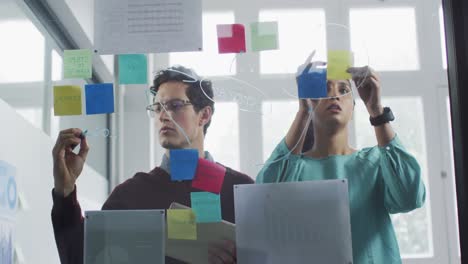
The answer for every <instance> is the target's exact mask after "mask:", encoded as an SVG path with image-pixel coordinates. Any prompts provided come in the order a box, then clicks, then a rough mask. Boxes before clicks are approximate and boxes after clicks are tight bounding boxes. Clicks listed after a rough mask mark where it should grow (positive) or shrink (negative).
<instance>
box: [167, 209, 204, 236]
mask: <svg viewBox="0 0 468 264" xmlns="http://www.w3.org/2000/svg"><path fill="white" fill-rule="evenodd" d="M167 236H168V237H169V239H184V240H197V224H196V222H195V213H194V212H193V211H192V209H168V210H167Z"/></svg>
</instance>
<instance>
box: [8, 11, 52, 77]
mask: <svg viewBox="0 0 468 264" xmlns="http://www.w3.org/2000/svg"><path fill="white" fill-rule="evenodd" d="M16 8H17V7H16ZM0 36H2V41H0V58H2V61H1V62H0V83H15V82H37V81H42V80H43V79H44V43H45V40H44V36H43V35H42V34H41V33H40V32H39V30H38V29H37V28H36V27H35V26H34V25H33V23H31V21H29V20H28V19H27V18H26V17H25V16H24V15H23V17H17V18H15V19H12V20H0Z"/></svg>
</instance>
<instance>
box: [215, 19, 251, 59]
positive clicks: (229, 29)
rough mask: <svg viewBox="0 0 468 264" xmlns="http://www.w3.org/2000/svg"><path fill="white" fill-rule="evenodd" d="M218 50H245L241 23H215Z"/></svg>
mask: <svg viewBox="0 0 468 264" xmlns="http://www.w3.org/2000/svg"><path fill="white" fill-rule="evenodd" d="M216 30H217V33H218V52H219V53H221V54H222V53H241V52H245V51H246V48H245V28H244V25H241V24H223V25H217V26H216Z"/></svg>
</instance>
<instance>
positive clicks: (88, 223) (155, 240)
mask: <svg viewBox="0 0 468 264" xmlns="http://www.w3.org/2000/svg"><path fill="white" fill-rule="evenodd" d="M165 231H166V228H165V212H164V210H115V211H112V210H104V211H86V212H85V224H84V264H115V263H149V262H151V263H164V258H165V254H164V252H165V240H166V234H165Z"/></svg>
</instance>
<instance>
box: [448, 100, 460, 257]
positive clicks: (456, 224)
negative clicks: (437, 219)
mask: <svg viewBox="0 0 468 264" xmlns="http://www.w3.org/2000/svg"><path fill="white" fill-rule="evenodd" d="M445 100H446V105H447V123H448V126H447V128H448V130H449V137H448V139H449V142H450V144H449V148H450V161H451V163H450V169H451V173H452V174H451V175H452V177H455V164H454V161H455V160H454V157H453V139H452V116H451V115H450V113H451V111H450V98H449V97H448V96H447V97H446V99H445ZM452 182H453V186H452V189H453V190H454V192H453V194H452V198H451V199H453V201H454V203H453V204H454V205H455V227H456V234H457V244H456V245H457V249H458V250H457V251H458V256H459V257H460V256H461V250H460V238H459V237H458V234H460V230H459V227H458V207H457V192H456V190H457V187H456V186H455V180H453V181H452ZM449 225H450V223H449Z"/></svg>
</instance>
